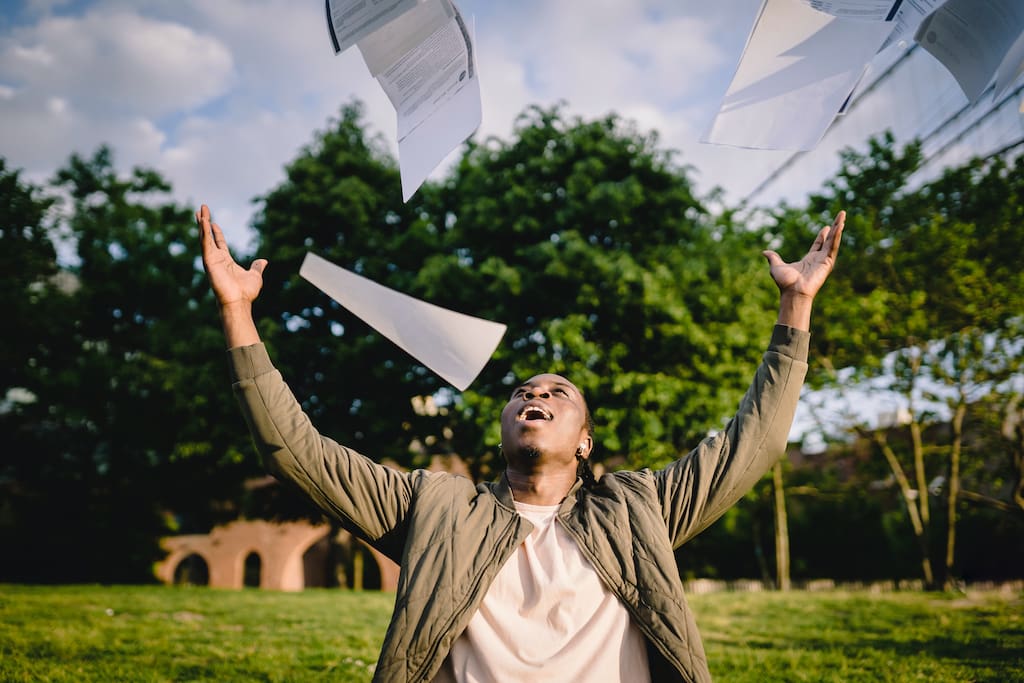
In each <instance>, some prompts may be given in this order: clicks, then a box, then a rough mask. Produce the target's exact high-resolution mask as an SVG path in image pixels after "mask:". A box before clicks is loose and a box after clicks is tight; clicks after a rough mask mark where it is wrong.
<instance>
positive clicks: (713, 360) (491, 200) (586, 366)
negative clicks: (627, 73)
mask: <svg viewBox="0 0 1024 683" xmlns="http://www.w3.org/2000/svg"><path fill="white" fill-rule="evenodd" d="M358 117H359V111H358V109H356V108H351V107H350V108H348V109H346V110H345V112H344V114H343V116H342V118H341V120H340V121H338V122H337V124H336V125H335V128H334V129H333V130H330V131H328V132H326V133H323V134H321V135H320V136H319V137H318V139H317V141H316V143H315V144H314V145H312V146H311V147H310V148H308V149H307V150H305V151H304V152H303V154H301V155H300V157H299V158H298V159H296V160H295V161H294V162H293V163H292V164H291V165H289V167H288V169H287V173H288V178H287V180H286V181H285V182H284V183H283V184H282V185H281V186H279V187H278V188H275V189H274V190H272V191H271V192H270V193H268V194H267V195H266V197H265V198H264V200H263V210H262V212H261V214H260V219H259V220H258V221H257V226H256V227H257V230H258V231H259V234H260V242H259V247H258V251H259V252H260V254H261V255H262V256H265V257H267V258H269V259H270V260H271V269H270V270H268V274H269V273H272V272H275V269H276V273H277V274H276V275H274V276H273V277H272V278H270V279H268V280H267V286H266V291H265V294H264V295H263V296H264V301H263V302H262V304H261V306H260V309H259V310H260V312H261V313H267V314H268V316H269V318H270V319H269V320H267V321H266V322H265V323H264V329H266V330H277V331H280V334H279V335H277V336H275V337H274V339H275V341H276V342H277V353H278V355H279V357H280V358H282V359H285V363H286V366H287V368H288V371H289V373H290V374H289V377H291V378H292V381H293V382H294V383H295V386H296V390H297V393H298V394H299V395H300V396H302V397H304V400H305V401H306V405H307V408H309V409H310V410H311V412H312V413H313V414H314V419H315V420H316V421H317V422H318V424H319V425H320V426H321V428H322V429H324V430H325V431H327V432H328V433H334V434H337V435H340V436H341V437H344V438H349V439H350V440H354V441H355V442H356V443H357V444H358V443H359V442H362V445H363V447H364V449H369V450H368V451H367V452H369V453H370V454H371V455H375V456H377V457H380V455H381V454H388V455H390V456H391V457H395V458H396V459H399V460H403V461H405V462H407V463H410V464H417V463H419V464H423V459H422V457H421V458H420V459H419V460H417V459H416V457H414V456H415V455H416V453H415V452H413V453H411V454H410V453H408V452H407V451H408V448H409V444H434V445H433V447H432V448H427V449H426V450H425V451H424V453H426V454H428V455H429V454H430V453H431V452H434V453H457V454H459V455H462V456H463V457H464V458H466V459H467V460H469V461H470V463H471V466H472V467H473V469H474V471H475V472H476V474H477V475H478V476H488V477H489V476H493V475H494V474H495V473H496V472H497V471H498V470H499V469H500V467H501V465H500V464H499V462H498V460H497V459H496V455H497V442H498V427H497V416H498V414H499V412H500V407H501V405H502V404H503V403H504V401H505V400H506V399H507V395H508V393H509V391H510V388H511V386H510V385H511V384H512V383H514V382H515V381H517V380H518V381H521V380H523V379H525V378H526V377H528V376H530V375H532V374H535V373H538V372H541V371H551V372H559V373H563V374H565V375H567V376H569V377H570V378H571V379H572V380H573V381H574V382H576V383H577V384H578V385H579V386H580V387H581V389H583V391H584V393H585V394H586V395H588V396H589V397H591V403H592V409H593V413H594V416H595V418H596V422H597V425H598V434H597V436H598V443H599V444H600V445H601V446H602V449H603V450H602V453H601V455H600V456H598V457H599V458H600V457H603V458H605V459H611V458H615V462H619V463H625V464H628V465H629V466H633V467H635V466H642V465H658V464H664V463H665V462H667V461H668V460H669V459H670V458H672V457H674V456H676V455H677V454H678V453H679V452H680V451H681V450H683V449H686V448H688V447H689V446H691V445H692V444H693V443H694V442H695V440H696V439H698V438H699V437H701V436H702V435H703V434H705V433H706V432H707V430H709V429H713V428H717V427H719V426H721V424H722V420H723V418H724V417H725V416H727V415H728V414H729V413H730V412H731V410H732V409H733V408H734V407H735V405H736V402H737V400H738V398H739V395H740V393H741V392H742V390H743V389H745V387H746V383H747V381H748V380H749V377H750V375H751V374H752V372H753V368H754V366H755V365H756V362H757V359H758V358H759V355H760V352H761V350H762V348H763V345H764V341H765V339H766V338H767V336H768V333H769V331H770V326H771V318H770V316H771V314H772V306H773V296H774V294H773V291H772V286H771V281H770V278H769V277H768V276H767V274H766V273H765V272H761V271H760V270H759V268H760V267H761V266H762V264H761V262H760V256H759V251H760V246H759V242H758V240H757V238H756V236H753V235H752V234H750V233H748V232H746V231H744V230H739V229H735V228H733V227H732V226H731V225H728V224H726V223H718V222H716V220H714V219H712V218H711V217H709V216H708V215H707V211H706V209H705V208H704V206H703V205H702V204H701V202H700V200H699V199H697V198H696V197H695V196H694V194H693V191H692V186H691V183H690V181H689V179H688V177H687V169H686V168H684V167H681V166H678V165H677V164H675V163H674V161H673V159H672V157H671V155H670V154H669V153H667V152H665V151H663V150H662V149H660V148H659V147H658V141H657V138H656V136H654V135H650V134H641V133H639V132H638V131H637V130H636V129H635V128H633V127H632V126H631V125H629V124H627V123H625V122H623V121H621V120H620V119H618V118H617V117H615V116H610V117H607V118H605V119H601V120H596V121H590V122H585V121H582V120H578V119H568V118H566V117H565V116H563V115H562V113H561V112H560V111H559V110H558V109H551V110H543V109H532V110H529V111H528V112H526V113H525V114H524V115H523V116H522V117H521V119H520V120H519V123H518V125H517V127H516V130H515V132H514V134H513V136H512V139H511V140H509V141H501V140H496V139H491V140H487V141H485V142H482V143H469V144H468V146H467V149H466V151H465V153H464V155H463V157H462V159H461V161H460V163H459V164H458V166H457V168H456V169H455V171H454V173H453V174H452V175H451V176H450V177H449V178H448V179H447V180H446V182H445V183H444V184H443V186H442V187H440V188H433V187H429V186H428V187H426V188H425V189H424V190H421V192H420V193H419V195H418V199H416V200H415V201H414V203H412V204H409V205H402V204H401V202H400V201H399V200H398V195H397V192H398V181H397V172H396V170H395V168H394V163H393V162H392V161H391V160H390V159H389V158H387V156H386V155H385V154H383V153H382V152H381V151H380V149H379V146H376V145H374V144H373V141H368V140H366V138H365V136H364V134H363V132H362V128H361V126H360V125H359V122H358ZM307 249H308V250H310V251H315V252H317V253H319V254H320V255H322V256H324V257H325V258H327V259H329V260H332V261H334V262H335V263H338V264H339V265H342V266H344V267H348V268H351V269H353V270H355V271H356V272H359V273H361V274H363V275H366V276H367V277H370V278H371V279H374V280H376V281H378V282H381V283H382V284H385V285H388V286H390V287H393V288H395V289H397V290H399V291H403V292H406V293H408V294H411V295H413V296H418V297H421V298H424V299H427V300H429V301H431V302H433V303H435V304H437V305H440V306H444V307H447V308H450V309H454V310H458V311H461V312H464V313H468V314H471V315H475V316H479V317H484V318H489V319H493V320H497V321H500V322H503V323H505V324H507V325H508V326H509V329H508V332H507V334H506V336H505V338H504V339H503V340H502V343H501V345H500V346H499V348H498V350H497V351H496V353H495V355H494V357H493V358H492V360H491V362H490V363H489V364H488V366H487V367H486V368H485V370H484V372H483V374H482V375H481V377H480V378H479V379H478V380H477V381H476V382H475V383H474V384H473V386H472V387H471V389H470V390H469V391H467V392H466V393H464V394H462V395H457V394H455V393H454V392H453V391H452V390H451V389H450V388H447V387H446V386H445V385H443V383H441V382H440V381H439V380H438V379H437V378H435V377H434V376H433V375H432V374H431V373H430V372H428V371H427V370H426V369H425V368H423V367H421V366H420V365H418V364H417V363H416V362H415V361H414V360H412V359H411V358H409V357H408V356H406V355H405V354H404V353H403V352H401V351H399V350H397V349H396V348H395V347H393V345H392V344H391V343H390V342H388V341H387V340H384V339H383V338H381V337H380V336H379V335H377V334H376V333H374V332H372V331H371V330H369V329H367V328H366V327H365V326H364V325H362V323H360V322H358V321H356V320H354V319H353V318H352V317H351V316H349V315H348V314H346V313H345V312H343V311H341V310H339V309H338V307H337V306H336V305H335V304H332V303H331V302H330V301H329V300H328V299H326V297H323V296H321V295H319V294H318V293H316V292H315V291H313V288H312V287H311V286H309V285H308V284H305V283H302V282H301V281H300V280H298V279H296V277H295V275H294V273H295V272H296V271H297V270H298V264H299V262H300V258H301V256H303V255H304V253H305V251H306V250H307ZM275 264H276V266H275ZM752 266H757V268H753V269H752ZM752 271H753V272H752ZM285 330H287V332H286V331H285ZM428 396H429V397H431V398H432V399H433V400H434V402H435V403H440V404H441V407H442V410H440V411H434V413H433V414H431V415H423V414H422V411H420V413H417V411H416V410H415V409H414V406H413V399H414V398H415V397H428ZM401 397H404V399H403V398H401ZM377 449H380V450H377Z"/></svg>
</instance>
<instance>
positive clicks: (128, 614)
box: [0, 585, 1024, 683]
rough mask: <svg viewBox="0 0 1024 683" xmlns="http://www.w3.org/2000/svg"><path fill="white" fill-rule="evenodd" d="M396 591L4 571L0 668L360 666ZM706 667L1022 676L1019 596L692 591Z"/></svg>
mask: <svg viewBox="0 0 1024 683" xmlns="http://www.w3.org/2000/svg"><path fill="white" fill-rule="evenodd" d="M393 601H394V596H393V595H392V594H389V593H377V592H365V593H355V592H351V591H338V590H308V591H305V592H302V593H276V592H269V591H257V590H244V591H221V590H211V589H207V588H168V587H161V586H145V587H141V586H140V587H136V586H115V587H103V586H55V587H49V586H12V585H3V586H0V680H3V681H40V680H46V681H55V682H64V681H67V682H69V683H70V682H72V681H75V682H78V681H183V680H187V681H227V680H245V681H309V680H313V681H316V680H331V681H369V680H370V678H371V677H372V675H373V666H374V662H375V661H376V659H377V654H378V650H379V648H380V644H381V641H382V639H383V636H384V631H385V629H386V628H387V622H388V618H389V616H390V613H391V607H392V604H393ZM691 603H692V605H693V608H694V611H695V612H696V613H697V622H698V624H699V626H700V628H701V632H702V633H703V635H704V641H705V646H706V648H707V652H708V658H709V661H710V663H711V671H712V674H713V675H714V677H715V681H716V683H754V682H755V681H756V682H758V683H763V682H766V681H778V682H780V683H781V682H783V681H786V682H789V681H815V682H818V681H835V682H837V683H838V682H840V681H842V682H844V683H845V682H847V681H892V682H894V683H895V682H903V681H914V680H920V681H938V682H943V681H948V682H950V683H952V682H954V681H956V682H960V681H979V682H980V681H991V682H992V683H996V682H998V683H1012V682H1014V681H1024V673H1022V668H1021V661H1024V596H1019V595H1018V596H1012V597H1008V596H999V595H996V594H977V595H969V596H943V595H937V594H921V593H894V594H886V595H870V594H867V593H846V592H834V593H788V594H783V593H716V594H710V595H700V596H693V597H692V598H691Z"/></svg>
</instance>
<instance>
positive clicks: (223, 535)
mask: <svg viewBox="0 0 1024 683" xmlns="http://www.w3.org/2000/svg"><path fill="white" fill-rule="evenodd" d="M329 532H330V527H329V526H327V525H326V524H321V525H313V524H309V523H308V522H282V523H277V522H267V521H263V520H239V521H235V522H231V523H230V524H227V525H225V526H220V527H216V528H214V530H213V531H211V532H210V533H209V534H192V535H184V536H169V537H166V538H164V539H162V540H161V545H162V546H163V548H164V549H165V550H166V551H167V552H168V555H167V557H166V558H165V559H164V560H163V561H162V562H160V563H159V564H158V565H157V566H156V568H155V574H156V576H157V578H158V579H160V580H161V581H162V582H164V583H166V584H173V583H174V571H175V569H176V568H177V567H178V565H179V564H180V563H181V562H182V561H183V560H185V558H187V557H189V556H190V555H198V556H199V557H201V558H202V559H203V560H204V561H205V562H206V565H207V567H208V569H209V578H210V582H209V585H210V587H213V588H236V589H241V588H242V587H243V585H244V579H245V559H246V557H248V556H249V555H250V554H252V553H256V554H257V556H259V558H260V569H261V571H260V588H263V589H267V590H282V591H299V590H302V589H303V588H305V578H304V576H305V569H304V566H303V555H304V554H305V552H306V551H307V550H308V549H309V548H310V546H312V545H313V544H314V543H316V542H317V541H320V540H321V539H323V538H324V537H325V536H326V535H327V534H328V533H329ZM364 545H365V544H364ZM367 547H368V546H367ZM369 550H370V554H371V555H372V556H373V558H374V559H375V560H376V562H377V565H378V567H379V570H380V578H381V590H386V591H393V590H395V588H396V587H397V586H398V566H397V565H396V564H395V563H393V562H391V560H389V559H387V558H386V557H384V556H383V555H381V554H380V553H378V552H377V551H376V550H374V549H373V548H369Z"/></svg>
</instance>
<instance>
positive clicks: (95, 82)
mask: <svg viewBox="0 0 1024 683" xmlns="http://www.w3.org/2000/svg"><path fill="white" fill-rule="evenodd" d="M457 4H458V6H459V7H460V10H461V11H462V13H463V15H464V16H466V17H472V20H473V22H474V26H475V35H476V45H475V47H476V54H477V63H478V69H479V73H480V77H481V91H482V109H483V123H482V125H481V128H480V130H479V131H478V132H477V133H476V136H477V137H478V138H485V137H487V136H492V135H494V136H498V137H501V138H508V137H509V135H510V133H511V131H512V129H513V124H514V121H515V119H516V116H517V115H518V114H519V113H520V112H522V111H523V110H524V109H525V108H526V107H528V106H530V105H534V104H539V105H544V106H550V105H553V104H556V103H562V104H563V106H564V108H565V111H566V113H568V114H570V115H578V116H582V117H585V118H593V117H600V116H603V115H605V114H607V113H609V112H617V113H618V114H620V115H622V116H623V117H625V118H627V119H631V120H633V121H635V122H636V123H637V125H638V126H639V128H640V129H641V130H643V131H650V130H655V131H657V132H658V134H659V135H660V140H661V144H662V146H663V148H665V149H673V150H677V151H678V157H677V159H678V160H679V161H681V162H682V163H686V164H689V165H691V166H692V167H693V168H694V171H693V173H692V179H693V180H694V181H695V184H696V188H697V190H698V192H699V193H702V194H703V193H707V192H710V191H711V190H712V189H713V188H715V187H720V188H722V189H723V190H724V192H725V195H724V196H725V200H726V202H727V203H729V204H732V205H735V203H736V202H738V201H740V200H741V199H743V198H744V197H746V196H747V195H748V194H750V193H751V192H752V191H753V190H754V189H755V188H756V187H758V186H759V185H760V183H761V181H762V180H763V179H764V178H765V177H766V176H767V175H768V174H769V173H771V171H772V170H773V169H775V168H776V167H778V166H779V165H780V164H781V163H782V162H783V161H784V160H786V159H787V158H789V157H790V156H791V153H789V152H780V151H764V150H747V149H736V148H731V147H725V146H715V145H707V144H702V143H700V142H699V140H700V138H701V136H702V135H703V134H704V133H705V131H706V130H707V127H708V126H709V124H710V123H711V121H712V119H713V118H714V116H715V114H716V112H717V111H718V108H719V105H720V102H721V99H722V96H723V94H724V93H725V91H726V89H727V88H728V86H729V82H730V81H731V79H732V75H733V73H734V71H735V68H736V65H737V63H738V62H739V59H740V56H741V54H742V50H743V47H744V45H745V42H746V39H747V36H748V34H749V32H750V30H751V28H752V25H753V23H754V20H755V18H756V15H757V12H758V9H759V7H760V5H761V0H714V1H711V0H633V1H631V2H622V0H617V1H614V2H613V1H612V0H557V1H555V2H551V1H548V2H543V1H541V0H514V1H513V0H457ZM918 52H919V53H923V51H918ZM911 62H915V63H917V64H919V66H918V67H914V68H913V69H909V68H908V69H907V70H906V72H905V76H902V77H900V78H899V79H893V80H894V81H895V82H894V83H893V84H892V85H891V87H888V88H880V89H878V91H877V92H875V93H874V94H873V95H872V96H871V98H870V99H867V100H865V103H864V104H863V105H862V106H860V107H859V110H860V112H859V113H858V114H857V116H856V118H853V114H852V113H851V114H850V115H847V116H846V117H845V121H844V122H843V126H834V127H833V129H832V130H830V131H829V134H827V135H826V137H825V139H824V140H823V141H822V143H820V144H819V146H818V148H817V149H816V150H815V151H814V152H813V153H811V154H808V155H806V156H805V157H803V158H802V159H801V164H800V168H799V169H798V171H799V172H792V173H788V174H787V175H786V176H784V177H783V179H782V180H781V181H779V182H776V183H775V184H774V185H773V186H772V188H771V192H770V193H766V194H764V195H763V196H761V195H759V199H761V200H762V201H763V202H764V203H767V204H772V203H773V201H777V199H778V198H779V197H783V198H787V199H789V200H790V201H793V200H795V199H799V198H800V197H801V196H802V195H805V194H806V193H807V192H810V191H814V190H816V189H818V188H819V187H820V181H821V178H823V177H827V175H828V174H829V165H830V164H834V163H835V160H836V159H837V154H836V152H837V151H838V150H839V149H841V148H842V147H843V146H845V145H848V144H855V143H863V141H864V140H865V139H866V138H867V136H868V135H870V134H872V133H875V132H877V131H879V130H882V129H885V128H887V127H892V126H896V127H897V133H898V136H897V139H899V138H900V137H903V138H904V139H906V138H909V137H912V136H913V135H915V134H920V132H921V131H922V130H926V129H927V128H928V126H931V125H932V124H933V123H934V122H935V121H939V120H942V119H943V118H944V117H946V116H947V113H948V112H955V111H957V110H958V109H959V108H960V107H961V106H962V104H963V103H964V102H965V101H966V100H965V98H964V97H963V96H962V94H960V92H959V91H958V89H957V86H956V85H955V82H954V81H953V80H952V78H951V77H950V76H949V75H948V74H947V73H945V72H944V71H943V70H942V69H941V68H938V67H937V66H936V63H935V62H934V60H931V61H930V58H928V57H927V55H922V54H918V55H917V56H916V57H915V58H914V60H911ZM353 100H359V101H362V102H363V103H364V105H365V113H366V121H367V123H368V125H369V129H370V132H371V133H379V134H380V135H381V136H382V137H383V139H384V140H386V141H387V142H388V144H389V145H390V147H391V150H392V153H396V152H397V145H396V143H395V114H394V110H393V109H392V107H391V104H390V103H389V102H388V100H387V99H386V97H385V96H384V94H383V92H382V91H381V89H380V87H379V85H378V84H377V82H376V81H375V80H374V79H373V78H371V76H370V75H369V72H368V71H367V69H366V66H365V65H364V63H363V61H362V58H361V56H360V54H359V52H358V50H356V49H350V50H347V51H346V52H344V53H342V54H340V55H335V54H334V52H333V49H332V47H331V44H330V40H329V38H328V32H327V27H326V20H325V13H324V6H323V2H322V0H130V1H129V0H0V156H2V157H4V158H5V159H6V161H7V164H8V166H10V167H13V168H18V169H21V170H22V173H23V177H24V178H26V179H28V180H30V181H32V182H35V183H37V184H44V183H45V182H46V181H47V179H49V178H50V177H52V176H53V174H54V172H55V171H56V170H57V169H58V168H59V167H61V166H62V165H63V164H64V163H66V162H67V160H68V158H69V156H70V155H71V153H72V152H77V153H79V154H82V155H90V154H92V153H93V152H94V151H95V150H96V149H97V148H98V147H99V146H100V145H102V144H107V145H109V146H111V148H112V149H113V151H114V154H115V162H116V165H117V167H118V169H119V171H121V172H124V173H127V172H128V171H129V170H130V169H131V168H132V167H134V166H146V167H150V168H153V169H156V170H157V171H159V172H160V173H161V174H162V175H163V176H164V177H165V178H167V179H168V180H169V181H170V182H171V184H172V186H173V196H174V198H175V199H176V200H177V201H179V202H182V203H186V204H188V205H192V206H196V207H198V205H199V204H200V203H206V204H209V205H210V206H211V208H212V209H213V212H214V216H215V219H216V220H217V221H218V222H219V223H220V224H221V226H222V227H223V228H224V230H225V233H226V235H227V238H228V241H229V242H230V243H231V245H232V246H233V247H235V248H236V250H238V249H246V250H248V249H249V247H250V240H251V237H252V232H251V229H250V227H249V225H250V221H251V218H252V214H253V212H254V208H255V206H254V203H253V200H254V198H256V197H257V196H258V195H261V194H263V193H265V192H267V191H269V190H270V189H272V188H273V187H275V186H276V185H277V184H278V183H280V182H281V181H282V180H283V179H284V171H283V167H284V166H285V165H286V164H287V163H288V162H289V161H291V160H292V159H294V158H295V156H296V155H297V154H298V153H299V152H300V150H301V149H302V148H303V146H304V145H307V144H309V143H310V142H311V141H312V140H313V138H314V135H315V133H316V132H317V131H319V130H323V129H325V128H326V127H327V126H328V124H329V121H330V120H331V119H332V117H335V116H336V115H337V114H338V112H339V111H340V109H341V107H342V106H343V105H345V104H346V103H349V102H352V101H353ZM1009 105H1012V106H1008V107H1007V108H1006V114H1005V116H1004V117H1003V118H1004V119H1005V122H1004V123H1000V124H999V126H998V127H994V126H989V129H996V128H997V130H996V135H997V136H1002V137H997V139H995V140H992V141H989V142H988V143H987V144H988V145H989V147H991V148H998V146H999V145H1001V144H1003V141H1004V139H1016V138H1019V137H1020V136H1021V135H1022V134H1024V128H1022V126H1021V122H1020V121H1021V119H1020V116H1019V114H1018V113H1017V106H1016V103H1015V102H1010V103H1009ZM840 128H842V129H843V130H845V131H846V132H845V134H843V135H840V134H833V132H834V131H836V130H838V129H840ZM958 140H959V138H958ZM964 140H970V138H964ZM958 144H959V145H960V146H962V147H965V149H964V150H963V154H965V155H971V154H972V153H975V152H977V149H975V148H973V147H972V145H976V144H977V143H974V142H964V141H959V142H958ZM456 155H457V152H456V153H453V154H452V155H450V156H449V159H448V160H447V162H446V163H445V164H442V166H441V167H440V168H439V169H438V170H437V171H436V172H435V174H434V176H433V177H434V178H435V179H436V178H439V177H442V176H443V174H444V173H445V170H446V168H447V164H448V163H450V162H451V161H452V160H454V158H455V156H456ZM957 158H962V156H961V157H957Z"/></svg>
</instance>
